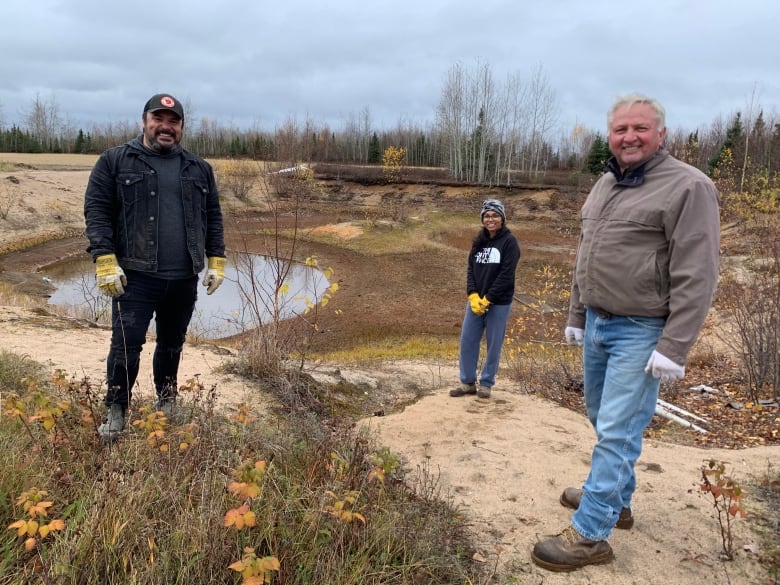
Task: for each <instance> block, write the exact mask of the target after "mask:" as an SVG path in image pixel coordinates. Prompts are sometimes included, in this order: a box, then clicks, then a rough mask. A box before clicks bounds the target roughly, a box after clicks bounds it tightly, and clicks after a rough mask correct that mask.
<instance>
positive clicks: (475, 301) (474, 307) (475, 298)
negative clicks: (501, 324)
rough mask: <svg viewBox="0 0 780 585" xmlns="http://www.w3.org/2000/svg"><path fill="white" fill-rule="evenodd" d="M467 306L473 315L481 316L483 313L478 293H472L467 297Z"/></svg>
mask: <svg viewBox="0 0 780 585" xmlns="http://www.w3.org/2000/svg"><path fill="white" fill-rule="evenodd" d="M469 305H471V312H472V313H474V314H475V315H482V314H484V313H485V310H484V309H483V308H482V304H481V303H480V299H479V293H475V292H474V293H471V294H470V295H469Z"/></svg>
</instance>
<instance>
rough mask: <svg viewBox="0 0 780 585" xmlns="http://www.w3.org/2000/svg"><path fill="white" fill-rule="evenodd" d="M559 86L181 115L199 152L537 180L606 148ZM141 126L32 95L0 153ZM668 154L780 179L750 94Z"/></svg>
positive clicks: (755, 183) (675, 135)
mask: <svg viewBox="0 0 780 585" xmlns="http://www.w3.org/2000/svg"><path fill="white" fill-rule="evenodd" d="M558 115H559V109H558V105H557V99H556V95H555V91H554V90H553V88H552V87H551V85H550V83H549V81H548V79H547V77H546V75H545V73H544V71H543V69H542V68H541V66H540V67H538V68H537V69H536V70H535V71H534V73H533V74H532V76H531V79H529V80H524V79H522V78H521V77H520V76H519V75H514V76H509V77H508V78H507V79H506V80H505V81H502V82H499V81H497V80H496V79H495V77H494V75H493V73H492V71H491V68H490V66H489V65H488V64H486V63H481V62H477V63H475V64H474V65H473V66H472V67H466V66H464V65H462V64H460V63H458V64H456V65H454V66H452V67H451V68H450V70H449V71H448V73H447V75H446V78H445V81H444V83H443V87H442V89H441V95H440V99H439V103H438V106H437V109H436V112H435V118H434V121H433V122H430V123H428V124H426V125H420V124H417V123H405V122H399V123H398V124H397V125H396V126H395V127H394V128H391V129H379V128H376V127H375V125H374V124H373V123H372V121H371V115H370V112H369V110H368V108H365V109H364V110H363V111H361V112H359V113H354V114H351V115H350V116H349V117H348V118H347V120H346V121H345V122H344V123H343V125H342V126H341V127H340V128H332V127H330V126H329V125H328V124H325V123H318V122H316V121H315V120H313V119H311V118H306V119H305V120H304V121H303V122H299V121H297V120H294V119H287V120H286V121H284V122H283V123H282V124H281V125H280V126H279V127H277V128H275V129H274V130H271V131H269V130H262V129H257V128H251V129H241V128H237V127H235V126H228V127H225V126H223V125H220V124H219V123H218V121H217V120H213V119H210V118H206V117H202V118H200V119H198V120H189V119H188V120H187V131H186V132H185V138H184V143H185V145H186V147H187V148H188V149H190V150H192V151H193V152H196V153H198V154H200V155H201V156H204V157H206V158H249V159H255V160H267V161H278V162H281V163H285V164H287V163H289V164H295V163H297V162H302V161H305V162H312V163H316V162H327V163H341V164H367V165H372V164H376V165H381V163H382V154H383V153H384V152H385V151H386V150H387V149H388V148H390V147H394V148H402V149H403V150H404V152H405V153H406V160H405V164H406V165H407V166H416V167H444V168H446V169H447V170H448V171H449V173H450V175H451V177H452V178H453V179H454V180H458V181H464V182H470V183H475V184H481V185H511V184H512V183H513V181H517V180H518V179H517V177H522V178H523V179H524V180H538V179H539V178H540V177H544V176H545V175H547V174H549V173H559V174H560V173H571V174H576V173H583V172H584V173H592V174H599V173H600V172H601V170H602V168H603V164H604V162H605V161H606V159H607V158H608V157H609V149H608V146H607V142H606V138H605V137H604V135H603V134H601V133H600V132H597V131H593V130H592V129H588V128H586V127H584V126H583V125H578V126H576V127H575V128H573V129H571V130H569V131H562V130H561V129H560V128H559V126H558V122H557V120H558ZM139 132H140V129H139V125H138V124H132V123H130V122H119V123H113V124H112V123H107V124H103V125H101V126H97V125H95V126H93V127H91V128H89V129H83V128H74V127H72V126H71V125H70V124H68V123H66V122H65V119H64V117H63V116H62V113H61V112H60V108H59V105H58V104H57V102H56V101H55V100H54V99H53V98H52V99H49V100H43V99H41V98H40V97H39V96H36V98H35V99H34V100H33V102H32V104H31V106H30V109H29V110H28V111H27V112H26V113H25V115H24V117H23V123H22V124H21V125H12V126H10V127H6V126H5V125H3V123H2V120H1V119H0V151H2V152H31V153H36V152H51V153H84V154H97V153H100V152H103V151H104V150H106V149H107V148H110V147H112V146H116V145H118V144H122V143H124V142H126V141H127V140H129V139H131V138H133V137H135V136H137V135H138V134H139ZM666 146H667V148H669V150H670V151H671V152H672V154H673V155H675V156H677V157H678V158H680V159H682V160H685V161H686V162H688V163H690V164H692V165H694V166H696V167H697V168H699V169H701V170H702V171H704V172H706V173H708V174H709V175H710V176H712V177H714V178H718V179H720V180H725V179H726V178H728V180H729V181H730V183H729V188H730V189H737V190H746V189H770V190H771V189H778V188H779V187H780V119H778V118H777V117H776V115H774V114H773V115H768V114H767V113H766V112H764V111H763V109H762V108H761V106H760V105H759V104H755V103H752V102H751V104H750V106H749V107H748V108H747V111H745V112H736V113H733V114H730V116H729V117H728V118H723V117H718V118H716V119H715V120H713V122H712V123H710V124H709V125H708V126H707V127H703V128H698V129H696V130H695V131H693V132H690V131H683V130H675V129H669V131H668V133H667V140H666Z"/></svg>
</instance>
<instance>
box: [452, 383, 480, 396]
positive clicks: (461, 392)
mask: <svg viewBox="0 0 780 585" xmlns="http://www.w3.org/2000/svg"><path fill="white" fill-rule="evenodd" d="M476 393H477V385H476V384H475V383H473V382H472V383H471V384H462V383H461V385H460V386H458V387H457V388H453V389H452V390H450V396H455V397H458V396H465V395H466V394H476Z"/></svg>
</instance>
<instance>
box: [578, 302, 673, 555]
mask: <svg viewBox="0 0 780 585" xmlns="http://www.w3.org/2000/svg"><path fill="white" fill-rule="evenodd" d="M665 322H666V320H665V319H664V318H662V317H621V316H617V315H614V316H611V317H599V316H598V314H597V313H596V311H594V310H593V309H590V308H588V309H587V311H586V320H585V339H584V348H583V369H584V378H585V407H586V409H587V412H588V418H589V419H590V422H591V424H592V425H593V428H594V430H595V431H596V445H595V446H594V447H593V453H592V455H591V464H590V473H589V474H588V478H587V480H586V481H585V485H584V486H583V494H582V501H581V503H580V506H579V508H578V509H577V511H576V512H575V513H574V516H573V517H572V525H573V526H574V528H576V529H577V532H579V533H580V534H582V535H583V536H584V537H585V538H588V539H591V540H606V539H607V538H608V537H609V535H610V534H611V532H612V528H613V527H614V526H615V523H616V522H617V520H618V516H619V515H620V510H621V509H622V508H630V507H631V497H632V495H633V493H634V489H635V488H636V475H635V473H634V465H635V463H636V461H637V459H638V458H639V454H640V453H641V452H642V434H643V432H644V430H645V428H646V427H647V425H648V424H650V421H651V420H652V418H653V414H654V412H655V406H656V401H657V400H658V389H659V387H660V381H659V380H657V379H656V378H653V377H652V376H651V375H650V374H646V373H645V371H644V370H645V366H646V365H647V360H649V359H650V354H652V353H653V350H654V349H655V346H656V344H657V343H658V339H659V338H660V337H661V332H662V330H663V327H664V324H665Z"/></svg>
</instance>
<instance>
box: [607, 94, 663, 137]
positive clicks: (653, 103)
mask: <svg viewBox="0 0 780 585" xmlns="http://www.w3.org/2000/svg"><path fill="white" fill-rule="evenodd" d="M636 104H647V105H649V106H650V107H651V108H653V110H654V111H655V114H656V117H657V118H658V129H659V130H660V129H662V128H663V127H664V126H666V110H665V109H664V107H663V106H662V105H661V102H659V101H658V100H657V99H654V98H651V97H649V96H646V95H645V94H643V93H629V94H626V95H622V96H620V97H618V98H617V99H616V100H615V102H614V103H613V104H612V107H611V108H610V109H609V112H607V131H609V128H610V127H611V126H612V118H614V116H615V112H616V111H617V110H618V109H620V108H622V107H623V106H628V107H631V106H633V105H636Z"/></svg>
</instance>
